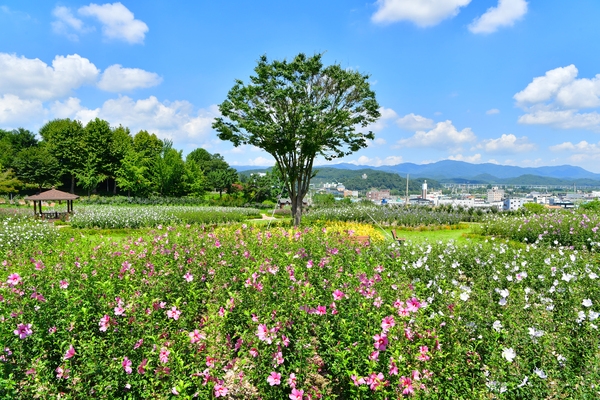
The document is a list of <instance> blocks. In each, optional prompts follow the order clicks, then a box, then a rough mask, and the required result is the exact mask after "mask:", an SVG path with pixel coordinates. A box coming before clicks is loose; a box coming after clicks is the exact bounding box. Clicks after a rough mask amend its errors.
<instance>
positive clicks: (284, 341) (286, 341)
mask: <svg viewBox="0 0 600 400" xmlns="http://www.w3.org/2000/svg"><path fill="white" fill-rule="evenodd" d="M281 343H282V344H283V345H284V346H285V347H288V346H289V345H290V338H288V337H287V336H285V335H281Z"/></svg>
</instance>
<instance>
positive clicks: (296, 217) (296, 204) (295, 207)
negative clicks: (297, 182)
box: [290, 195, 303, 226]
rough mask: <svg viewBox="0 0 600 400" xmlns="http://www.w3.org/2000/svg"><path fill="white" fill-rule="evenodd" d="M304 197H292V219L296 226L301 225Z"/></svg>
mask: <svg viewBox="0 0 600 400" xmlns="http://www.w3.org/2000/svg"><path fill="white" fill-rule="evenodd" d="M302 197H303V196H301V195H293V196H291V197H290V200H291V201H292V219H293V221H294V226H300V222H301V221H302Z"/></svg>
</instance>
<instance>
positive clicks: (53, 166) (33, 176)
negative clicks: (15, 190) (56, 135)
mask: <svg viewBox="0 0 600 400" xmlns="http://www.w3.org/2000/svg"><path fill="white" fill-rule="evenodd" d="M14 166H15V169H16V172H17V177H18V178H19V179H20V180H22V181H23V182H25V183H30V184H33V185H36V186H37V187H38V189H39V190H40V191H41V190H42V188H43V187H50V186H54V185H56V184H57V183H58V182H59V181H60V180H59V177H60V170H61V168H60V164H59V162H58V160H57V159H56V158H55V157H54V156H53V155H52V154H50V153H49V152H48V149H46V148H45V146H35V147H28V148H26V149H23V150H21V151H20V152H19V153H18V154H17V156H16V157H15V160H14Z"/></svg>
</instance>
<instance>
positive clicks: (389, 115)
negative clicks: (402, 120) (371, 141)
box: [366, 107, 398, 132]
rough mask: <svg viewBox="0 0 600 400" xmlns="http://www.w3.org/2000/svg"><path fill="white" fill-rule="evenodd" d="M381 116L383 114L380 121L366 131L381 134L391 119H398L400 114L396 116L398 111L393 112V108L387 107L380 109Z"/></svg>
mask: <svg viewBox="0 0 600 400" xmlns="http://www.w3.org/2000/svg"><path fill="white" fill-rule="evenodd" d="M379 114H381V115H380V117H379V119H378V120H377V121H376V122H375V123H373V124H371V125H369V126H367V128H366V130H368V131H372V132H379V131H381V130H383V129H384V128H386V127H387V123H388V121H389V120H390V119H394V118H397V117H398V114H396V111H394V110H392V109H391V108H385V107H380V108H379Z"/></svg>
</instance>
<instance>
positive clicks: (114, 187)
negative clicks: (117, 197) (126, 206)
mask: <svg viewBox="0 0 600 400" xmlns="http://www.w3.org/2000/svg"><path fill="white" fill-rule="evenodd" d="M114 181H115V185H114V186H113V194H117V180H116V179H115V180H114Z"/></svg>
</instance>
